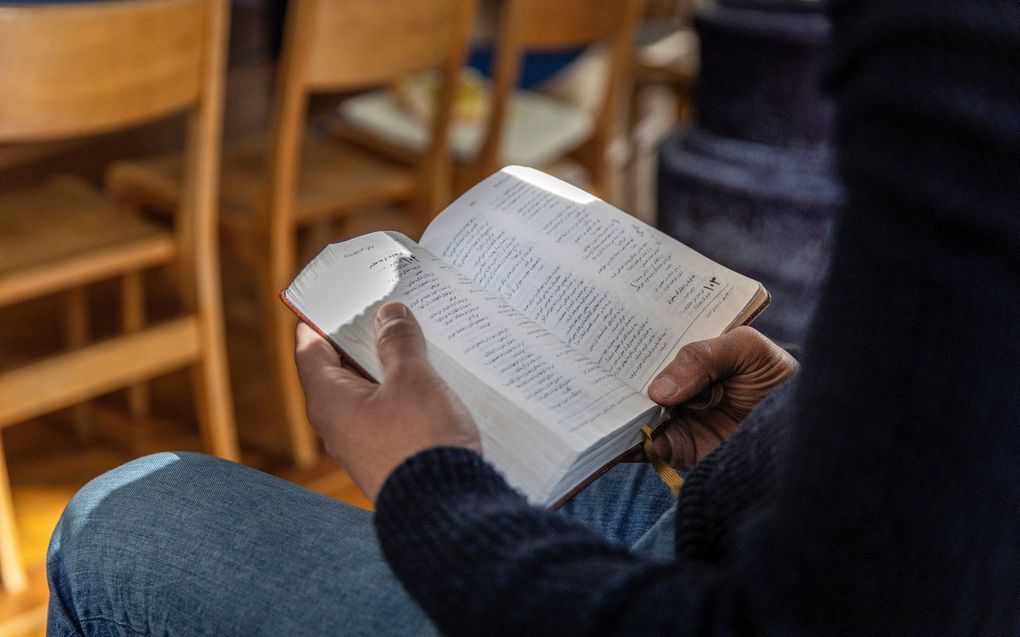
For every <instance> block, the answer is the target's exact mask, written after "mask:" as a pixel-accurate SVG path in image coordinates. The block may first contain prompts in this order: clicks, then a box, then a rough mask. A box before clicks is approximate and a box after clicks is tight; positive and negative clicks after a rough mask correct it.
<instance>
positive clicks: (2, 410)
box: [0, 316, 201, 427]
mask: <svg viewBox="0 0 1020 637" xmlns="http://www.w3.org/2000/svg"><path fill="white" fill-rule="evenodd" d="M200 352H201V348H200V347H199V333H198V319H197V317H194V316H189V317H185V318H180V319H175V320H172V321H167V322H165V323H161V324H159V325H156V326H154V327H151V328H148V329H145V330H142V331H139V332H135V333H132V334H129V335H126V336H121V337H118V338H115V339H111V340H108V341H102V342H99V343H96V344H95V345H89V346H87V347H84V348H82V349H79V350H74V351H71V352H67V353H64V354H57V355H55V356H51V357H49V358H45V359H42V360H39V361H37V362H35V363H31V364H28V365H25V366H22V367H19V368H17V369H14V370H11V371H9V372H6V373H4V374H3V375H2V376H0V427H4V426H7V425H10V424H13V423H16V422H20V421H23V420H27V419H29V418H34V417H36V416H39V415H42V414H45V413H48V412H51V411H54V410H57V409H61V408H63V407H67V406H70V405H73V404H76V403H78V402H81V401H83V400H87V399H89V398H93V397H95V396H99V395H101V394H104V393H107V392H110V391H114V390H116V389H119V388H121V387H124V386H125V385H130V384H132V383H134V382H138V381H141V380H143V379H146V378H151V377H153V376H157V375H159V374H162V373H166V372H169V371H172V370H174V369H179V368H181V367H184V366H186V365H188V364H189V363H191V362H193V361H195V360H197V359H198V358H199V355H200Z"/></svg>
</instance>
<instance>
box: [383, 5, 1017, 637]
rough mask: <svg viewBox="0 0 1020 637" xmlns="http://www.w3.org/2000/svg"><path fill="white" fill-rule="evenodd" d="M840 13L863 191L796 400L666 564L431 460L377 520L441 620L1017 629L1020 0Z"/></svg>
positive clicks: (651, 626)
mask: <svg viewBox="0 0 1020 637" xmlns="http://www.w3.org/2000/svg"><path fill="white" fill-rule="evenodd" d="M832 15H833V21H834V27H835V29H834V43H833V48H832V63H831V68H830V72H829V75H828V80H827V86H828V88H829V90H830V91H831V92H832V94H833V96H834V97H835V100H836V104H837V109H838V132H837V139H838V143H839V157H840V171H841V175H842V179H843V181H844V184H845V186H846V189H847V193H848V203H847V206H846V210H845V213H844V216H843V219H842V221H841V223H840V225H839V227H838V229H837V236H836V243H835V254H834V258H833V263H832V267H831V272H830V279H829V282H828V285H827V287H826V289H825V292H824V295H823V297H822V299H821V302H820V306H819V309H818V313H817V316H816V319H815V323H814V327H813V331H812V334H811V337H810V339H809V341H808V344H807V347H806V358H805V360H804V361H803V368H802V371H801V377H800V381H799V386H798V388H797V392H796V395H795V397H794V400H793V404H792V406H791V409H790V410H789V411H787V412H786V413H785V414H784V417H783V418H782V419H779V420H774V421H772V422H771V423H768V424H766V425H763V426H762V427H761V428H759V429H757V430H755V431H742V432H740V433H738V434H737V435H736V436H734V437H733V438H732V439H731V440H730V441H729V442H728V443H727V444H725V445H723V446H722V447H721V448H720V449H719V450H718V451H717V452H716V453H715V454H713V455H712V456H711V457H710V458H708V459H707V460H705V461H704V462H703V463H702V464H701V465H699V467H698V468H697V469H696V470H695V472H694V473H693V474H692V476H691V478H690V480H689V482H688V484H687V486H686V487H685V489H684V492H683V494H682V496H681V499H680V510H679V515H678V530H677V547H678V557H677V560H676V562H675V563H671V564H661V563H653V562H649V561H646V560H644V559H642V558H641V557H638V556H635V555H632V554H629V553H628V552H626V551H624V550H621V549H619V548H614V547H611V546H609V545H607V544H606V543H605V542H604V541H602V540H601V539H600V538H599V537H598V536H596V535H595V534H593V533H592V532H590V531H588V530H586V529H585V528H583V527H581V526H579V525H577V524H575V523H572V522H571V521H570V520H569V519H567V518H565V517H564V516H561V515H558V514H555V513H550V512H546V511H543V510H539V509H536V508H532V507H529V506H527V505H526V504H525V502H524V501H523V500H522V499H521V497H519V496H518V495H517V494H515V493H514V492H513V491H512V490H511V489H510V488H508V487H507V485H506V483H505V482H504V481H503V480H502V479H501V478H500V476H499V475H498V474H497V473H496V472H495V471H494V470H493V469H491V468H490V467H489V466H488V465H487V464H486V463H485V462H484V460H482V459H481V458H480V457H479V456H477V455H476V454H474V453H471V452H468V451H464V450H457V449H436V450H431V451H426V452H424V453H421V454H419V455H418V456H416V457H414V458H412V459H410V460H409V461H407V462H406V463H405V464H403V465H402V466H401V467H400V468H399V469H397V471H396V472H395V473H394V474H393V475H392V476H391V477H390V479H389V481H388V482H387V483H386V485H385V487H384V489H383V491H382V493H381V494H380V497H379V501H378V509H377V511H378V512H377V516H376V526H377V529H378V533H379V537H380V540H381V542H382V547H383V550H384V552H385V554H386V558H387V560H388V561H389V563H390V565H391V566H392V568H393V570H394V572H395V573H396V574H397V577H399V578H400V580H401V581H402V582H403V584H404V586H405V587H406V588H407V590H408V591H410V593H411V594H412V595H413V596H414V598H415V599H416V600H417V601H418V602H419V603H420V604H421V605H422V607H423V608H424V609H425V610H426V611H427V612H428V614H429V615H430V616H431V617H432V619H433V620H434V621H435V622H436V624H437V625H438V626H439V627H440V628H441V629H443V630H444V631H445V632H449V633H453V634H472V635H483V634H515V635H528V634H539V633H541V634H545V633H557V634H563V635H566V634H575V633H576V634H611V633H620V634H655V633H670V634H738V633H739V634H751V633H759V634H784V635H786V634H825V635H831V634H851V635H876V634H896V635H978V634H980V635H1016V634H1018V633H1020V630H1018V624H1017V617H1018V609H1020V0H868V1H863V0H862V1H843V2H836V3H834V6H833V9H832Z"/></svg>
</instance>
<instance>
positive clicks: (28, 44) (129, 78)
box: [0, 0, 207, 142]
mask: <svg viewBox="0 0 1020 637" xmlns="http://www.w3.org/2000/svg"><path fill="white" fill-rule="evenodd" d="M206 5H207V3H206V2H205V0H136V1H133V2H98V3H91V2H90V3H78V4H58V5H42V6H40V5H20V6H19V5H6V6H0V95H2V96H3V98H2V99H0V142H23V141H26V142H30V141H38V140H43V139H55V138H60V137H71V136H79V135H86V134H90V133H98V132H103V131H107V130H112V129H117V128H121V127H125V126H128V125H131V124H135V123H138V122H143V121H145V120H149V119H153V118H156V117H160V116H162V115H166V114H168V113H171V112H173V111H176V110H180V109H182V108H183V107H185V106H188V105H191V104H194V103H195V102H196V101H197V99H198V96H199V93H200V90H201V80H202V77H201V75H200V74H199V73H197V72H196V71H197V70H198V69H199V68H200V65H201V62H202V51H203V43H204V41H205V39H206V36H207V25H206V19H207V12H206Z"/></svg>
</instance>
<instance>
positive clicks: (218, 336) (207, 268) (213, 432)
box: [185, 250, 241, 461]
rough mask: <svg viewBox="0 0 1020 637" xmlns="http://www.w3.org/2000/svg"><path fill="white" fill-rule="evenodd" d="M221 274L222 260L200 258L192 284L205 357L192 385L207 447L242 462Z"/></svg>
mask: <svg viewBox="0 0 1020 637" xmlns="http://www.w3.org/2000/svg"><path fill="white" fill-rule="evenodd" d="M210 252H212V253H213V254H215V251H212V250H211V251H210ZM219 277H220V273H219V264H218V263H214V262H213V261H212V260H210V259H198V262H197V263H196V268H195V271H194V278H193V279H192V280H191V281H190V284H191V286H193V287H192V289H193V290H194V294H195V296H194V297H193V298H194V299H195V309H196V310H197V314H198V332H199V340H200V346H201V351H202V358H201V360H200V361H199V362H198V365H196V366H195V368H194V370H193V372H192V384H193V387H194V390H195V407H196V408H197V411H198V417H199V424H200V425H201V428H202V438H203V440H204V441H205V446H206V449H208V450H209V451H210V452H211V453H213V454H214V455H217V456H219V457H221V458H225V459H227V460H234V461H240V459H241V451H240V448H239V447H238V443H237V429H236V426H235V422H234V403H233V396H232V394H231V391H230V375H229V372H228V368H227V342H226V336H225V333H224V327H223V300H222V297H221V294H220V278H219ZM185 298H187V297H185Z"/></svg>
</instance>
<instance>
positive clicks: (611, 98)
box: [339, 0, 644, 197]
mask: <svg viewBox="0 0 1020 637" xmlns="http://www.w3.org/2000/svg"><path fill="white" fill-rule="evenodd" d="M643 6H644V0H599V1H592V0H555V1H553V2H550V1H548V0H506V1H505V3H504V7H503V13H502V17H501V18H500V24H499V28H498V35H497V40H498V42H497V50H496V56H495V62H494V64H495V66H494V73H493V82H492V86H491V93H490V95H491V98H490V104H491V106H490V113H489V116H488V120H487V122H486V123H485V124H484V129H483V130H481V131H479V134H478V135H475V136H473V137H469V136H465V139H464V140H463V142H464V143H463V144H455V145H454V146H453V149H452V150H453V152H454V158H455V160H456V163H455V185H454V190H455V191H456V192H457V193H459V192H463V191H464V190H466V189H467V188H469V187H470V186H472V185H474V184H475V183H476V182H478V181H480V180H481V179H482V178H484V177H486V176H488V175H489V174H491V173H493V172H495V171H496V170H498V169H499V168H501V167H503V166H504V165H507V164H525V165H531V166H534V167H536V168H543V167H548V165H550V164H552V163H554V162H555V161H557V160H559V159H562V158H563V157H565V156H570V157H573V158H574V159H575V160H577V161H579V162H580V163H581V164H582V165H583V166H584V167H585V168H586V169H587V171H588V175H589V179H590V183H589V185H588V186H589V188H590V189H591V190H592V191H593V192H594V193H595V194H597V195H600V196H603V197H605V196H607V195H608V193H609V190H610V176H611V170H610V168H609V163H608V159H607V149H608V146H609V142H610V139H611V137H612V133H613V131H612V127H613V124H614V118H615V111H616V109H617V107H618V105H619V100H620V97H621V91H622V89H623V88H624V84H625V82H626V79H627V78H626V75H627V71H628V69H629V64H630V53H631V49H632V47H633V44H632V38H633V33H634V29H635V26H636V24H637V21H638V19H639V18H640V16H641V12H642V9H643ZM591 44H605V45H607V47H608V69H607V71H606V73H605V83H604V90H603V94H602V99H601V100H599V105H598V107H597V109H596V112H595V113H594V115H592V114H590V113H589V112H588V111H586V110H584V109H583V108H581V107H579V106H574V105H571V104H567V103H565V102H564V101H562V100H557V99H554V98H552V97H548V96H544V95H542V94H539V93H534V92H530V91H521V90H517V89H516V88H515V87H516V84H517V79H518V75H519V72H520V64H521V59H522V57H523V55H524V53H525V52H526V51H528V50H534V49H546V50H549V49H568V48H574V47H580V46H585V45H591ZM341 112H342V115H343V116H344V119H345V122H346V124H347V126H346V127H345V128H343V129H342V130H341V131H339V132H340V135H341V136H342V137H345V138H350V139H358V140H360V141H362V142H364V143H371V144H374V145H376V146H377V147H379V148H380V149H382V150H384V151H385V152H388V153H390V154H392V155H395V156H400V155H401V154H402V153H406V152H407V151H408V149H413V148H414V147H415V146H416V145H417V144H418V141H417V140H418V139H419V138H420V137H421V134H420V133H418V132H416V131H415V128H416V127H420V126H421V125H422V124H420V123H419V122H416V121H415V120H414V119H413V118H412V117H410V116H409V115H408V114H406V113H405V112H404V111H403V110H402V109H401V108H400V106H399V105H398V104H397V103H396V101H395V100H394V99H393V97H392V95H391V94H388V93H386V92H376V93H374V94H369V95H366V96H362V97H358V98H354V99H352V100H349V101H348V102H346V103H345V104H344V105H343V107H342V111H341Z"/></svg>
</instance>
